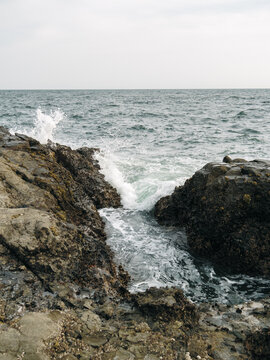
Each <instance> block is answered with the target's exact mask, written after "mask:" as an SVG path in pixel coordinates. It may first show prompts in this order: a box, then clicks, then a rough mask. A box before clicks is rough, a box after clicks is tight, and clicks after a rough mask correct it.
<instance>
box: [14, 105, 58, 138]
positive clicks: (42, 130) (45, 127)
mask: <svg viewBox="0 0 270 360" xmlns="http://www.w3.org/2000/svg"><path fill="white" fill-rule="evenodd" d="M64 117H65V115H64V113H63V112H62V111H60V110H54V111H51V112H50V113H49V114H46V113H44V112H42V111H41V109H37V110H36V117H35V118H34V124H33V125H34V127H33V128H32V130H30V131H29V128H20V127H18V126H17V127H15V128H12V129H11V133H12V134H14V133H15V132H17V133H21V134H25V135H28V136H30V137H32V138H34V139H36V140H38V141H39V142H40V143H41V144H47V142H48V140H51V141H54V137H53V136H54V132H55V129H56V127H57V125H58V124H59V123H60V121H62V120H63V119H64Z"/></svg>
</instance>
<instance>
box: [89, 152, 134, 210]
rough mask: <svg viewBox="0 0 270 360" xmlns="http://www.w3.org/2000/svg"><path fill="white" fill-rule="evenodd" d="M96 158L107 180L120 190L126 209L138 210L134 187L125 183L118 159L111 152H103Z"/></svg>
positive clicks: (97, 154) (98, 153)
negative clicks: (118, 165)
mask: <svg viewBox="0 0 270 360" xmlns="http://www.w3.org/2000/svg"><path fill="white" fill-rule="evenodd" d="M95 158H96V159H97V160H98V162H99V165H100V168H101V172H102V173H103V175H104V176H105V180H106V181H108V182H109V183H110V184H111V185H112V186H114V187H115V188H116V189H117V190H118V192H119V194H120V196H121V200H122V204H123V206H124V208H126V209H134V208H136V203H137V202H136V200H137V195H136V192H135V190H134V188H133V186H132V185H131V184H130V183H128V182H127V181H125V179H124V176H123V174H122V173H121V171H120V170H119V169H118V167H117V165H116V162H117V159H116V157H115V156H114V155H113V154H112V153H110V152H109V151H101V152H97V153H96V155H95Z"/></svg>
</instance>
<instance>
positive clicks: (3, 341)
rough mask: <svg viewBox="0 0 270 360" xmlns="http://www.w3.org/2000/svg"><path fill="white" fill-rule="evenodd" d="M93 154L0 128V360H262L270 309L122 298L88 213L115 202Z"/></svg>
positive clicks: (117, 275)
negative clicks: (43, 143)
mask: <svg viewBox="0 0 270 360" xmlns="http://www.w3.org/2000/svg"><path fill="white" fill-rule="evenodd" d="M94 151H97V149H89V148H81V149H78V150H72V149H70V148H69V147H67V146H62V145H58V144H53V143H48V144H47V145H41V144H40V143H39V142H38V141H36V140H34V139H32V138H29V137H27V136H25V135H20V134H15V135H11V134H10V133H9V132H8V130H7V129H5V128H3V127H0V204H1V206H0V212H1V216H0V289H1V293H0V294H1V295H0V360H15V359H16V360H17V359H25V360H48V359H66V360H72V359H75V360H76V359H82V360H86V359H93V360H110V359H114V360H129V359H143V360H158V359H164V360H170V359H171V360H176V359H179V360H181V359H183V360H190V359H209V360H211V359H215V360H218V359H222V360H226V359H228V360H229V359H243V360H244V359H268V358H269V356H270V346H269V337H270V330H269V326H270V300H269V299H264V300H261V301H257V302H249V303H245V304H240V305H235V306H225V305H220V304H201V305H198V306H196V305H194V304H192V303H191V302H190V301H189V300H187V299H186V298H185V297H184V295H183V292H182V291H181V290H179V289H175V288H171V289H167V288H166V289H155V288H151V289H149V290H147V291H146V292H145V293H140V294H130V293H129V292H128V290H127V284H128V281H129V275H128V274H127V273H126V272H125V271H124V269H123V268H122V267H121V266H117V265H116V264H115V263H114V258H113V253H112V251H111V250H110V248H109V247H108V246H107V245H106V234H105V231H104V223H103V221H102V219H101V217H100V215H99V213H98V209H101V208H104V207H115V208H116V207H120V206H121V202H120V197H119V195H118V193H117V191H116V190H115V189H114V188H113V187H112V186H111V185H110V184H108V183H107V182H106V181H105V179H104V176H103V175H102V174H101V173H100V171H99V170H100V169H99V165H98V163H97V162H96V161H95V159H94V157H93V154H94ZM252 181H253V179H252ZM267 196H268V195H267ZM252 201H253V199H252V200H251V201H250V202H249V203H252ZM161 202H162V201H161ZM252 204H253V203H252ZM260 256H261V255H260ZM259 258H260V259H261V257H259ZM260 264H261V263H260ZM266 268H267V267H266ZM258 269H265V266H262V265H259V266H258ZM266 273H267V272H266Z"/></svg>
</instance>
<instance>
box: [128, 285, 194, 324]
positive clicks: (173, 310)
mask: <svg viewBox="0 0 270 360" xmlns="http://www.w3.org/2000/svg"><path fill="white" fill-rule="evenodd" d="M133 301H134V302H135V304H136V305H137V306H138V308H139V309H140V310H141V311H143V313H144V314H147V315H148V316H151V317H153V319H154V320H161V321H169V320H171V319H174V320H182V321H183V322H184V323H185V324H186V325H190V326H194V325H195V324H196V322H197V321H198V314H197V310H196V307H195V305H194V304H192V303H191V302H190V301H189V300H187V299H186V298H185V297H184V294H183V291H182V290H180V289H175V288H159V289H158V288H150V289H148V290H146V291H145V292H144V293H138V294H136V295H134V296H133Z"/></svg>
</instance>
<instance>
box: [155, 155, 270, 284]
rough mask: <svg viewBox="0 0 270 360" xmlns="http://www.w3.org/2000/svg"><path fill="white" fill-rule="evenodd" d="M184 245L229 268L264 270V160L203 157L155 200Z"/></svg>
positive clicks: (267, 189)
mask: <svg viewBox="0 0 270 360" xmlns="http://www.w3.org/2000/svg"><path fill="white" fill-rule="evenodd" d="M155 216H156V218H157V220H158V222H159V223H161V224H165V225H176V226H179V227H184V228H185V229H186V232H187V236H188V244H189V246H190V249H191V250H192V251H193V252H194V253H195V254H197V255H200V256H204V257H206V258H208V259H212V260H214V261H216V262H217V263H219V264H220V265H221V266H226V267H227V269H228V270H229V271H232V272H235V273H247V274H250V275H265V276H267V277H269V276H270V162H269V161H263V160H254V161H246V160H243V159H236V160H232V159H230V158H229V157H226V158H224V162H222V163H208V164H207V165H205V166H204V167H203V168H202V169H201V170H199V171H197V172H196V173H195V174H194V175H193V176H192V177H191V178H190V179H188V180H187V181H186V182H185V184H184V185H183V186H179V187H176V188H175V190H174V192H173V194H172V195H171V196H166V197H164V198H162V199H160V200H159V201H158V202H157V204H156V206H155Z"/></svg>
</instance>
